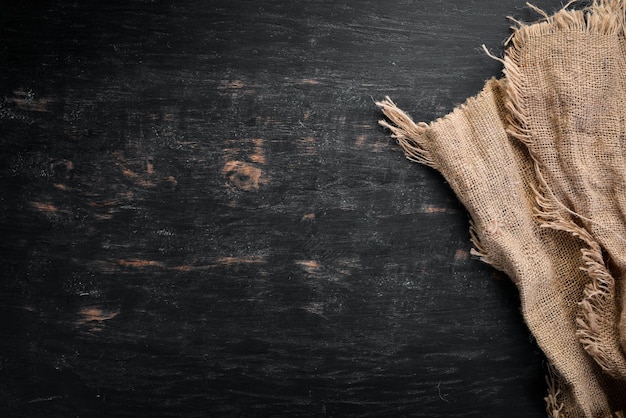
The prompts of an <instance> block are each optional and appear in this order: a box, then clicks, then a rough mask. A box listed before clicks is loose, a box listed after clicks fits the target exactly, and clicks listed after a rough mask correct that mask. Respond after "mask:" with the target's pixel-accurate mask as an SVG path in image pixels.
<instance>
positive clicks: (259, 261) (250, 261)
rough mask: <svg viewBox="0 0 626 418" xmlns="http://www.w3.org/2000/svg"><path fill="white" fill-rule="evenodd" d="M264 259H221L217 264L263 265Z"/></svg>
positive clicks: (255, 257)
mask: <svg viewBox="0 0 626 418" xmlns="http://www.w3.org/2000/svg"><path fill="white" fill-rule="evenodd" d="M265 262H266V261H265V258H263V257H260V256H250V257H222V258H220V259H218V260H217V264H219V265H224V266H230V265H233V264H263V263H265Z"/></svg>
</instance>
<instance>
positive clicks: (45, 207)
mask: <svg viewBox="0 0 626 418" xmlns="http://www.w3.org/2000/svg"><path fill="white" fill-rule="evenodd" d="M30 205H31V206H32V207H33V208H35V209H36V210H38V211H39V212H46V213H57V212H59V211H60V209H59V208H58V207H56V206H55V205H53V204H52V203H44V202H30Z"/></svg>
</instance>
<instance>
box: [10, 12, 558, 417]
mask: <svg viewBox="0 0 626 418" xmlns="http://www.w3.org/2000/svg"><path fill="white" fill-rule="evenodd" d="M524 3H525V2H524V1H523V0H506V1H502V0H474V1H449V0H429V1H409V0H394V1H385V0H339V1H326V0H307V1H279V0H274V1H269V0H263V1H243V0H215V1H213V0H211V1H200V0H183V1H159V0H152V1H150V0H145V1H138V0H108V1H95V0H93V1H76V2H71V1H26V0H21V1H3V2H2V6H1V11H0V60H1V61H0V62H1V63H2V67H1V71H0V89H1V91H0V245H1V247H0V248H1V258H0V260H1V263H2V265H1V267H2V268H1V272H2V273H1V296H0V326H1V327H0V338H1V340H0V415H1V416H3V417H11V416H23V417H38V416H41V417H70V416H72V417H73V416H80V417H98V416H103V417H104V416H172V417H174V416H185V417H205V416H216V417H221V416H224V417H226V416H258V417H270V416H271V417H298V416H334V417H341V416H367V417H382V416H389V417H393V416H416V417H441V416H454V417H501V416H507V417H540V416H544V415H545V412H544V403H543V396H544V390H545V387H544V386H545V385H544V380H543V379H544V377H543V375H544V365H543V363H544V359H543V356H542V354H541V352H540V351H539V349H538V348H537V347H536V345H535V343H534V341H533V339H532V336H531V335H530V334H529V332H528V331H527V329H526V326H525V325H524V323H523V320H522V317H521V315H520V312H519V298H518V296H517V292H516V289H515V287H514V286H513V285H512V284H511V283H510V282H509V281H508V279H507V278H506V277H503V276H500V275H499V274H498V273H496V272H495V271H493V270H492V269H491V268H490V267H488V266H486V265H483V264H481V263H480V262H479V261H478V260H475V259H473V258H472V257H471V256H470V255H469V249H470V247H471V246H470V242H469V234H468V219H467V215H466V212H465V211H464V209H463V208H462V206H461V205H460V204H459V203H458V201H457V200H456V198H455V196H454V194H453V193H452V192H451V191H450V190H449V188H448V186H447V185H446V183H445V181H444V180H443V178H442V177H441V176H440V175H439V174H437V173H436V172H434V171H433V170H431V169H429V168H427V167H423V166H419V165H417V164H413V163H411V162H409V161H407V160H406V159H405V158H404V156H403V155H402V154H401V152H400V151H399V147H398V146H397V145H396V144H395V143H394V142H393V140H391V139H390V138H389V137H388V135H387V133H386V132H384V131H383V130H382V129H381V128H380V127H379V126H378V125H377V120H378V119H379V118H380V117H381V115H380V113H379V112H378V110H377V109H376V107H375V105H374V101H375V100H379V99H382V98H383V97H384V96H385V95H390V96H391V97H392V98H393V99H394V100H395V101H396V102H397V103H398V104H399V105H400V106H401V107H402V108H404V109H406V110H408V111H410V112H411V113H412V114H413V116H414V117H415V118H416V119H419V120H424V121H429V120H432V119H434V118H436V117H439V116H443V115H444V114H446V113H448V112H449V111H450V110H451V109H452V108H453V107H454V106H455V105H458V104H460V103H462V102H463V101H464V100H465V98H467V97H469V96H471V95H474V94H475V93H477V92H478V91H479V90H480V89H481V87H482V85H483V83H484V81H485V80H486V79H488V78H489V77H492V76H498V75H499V74H500V70H501V67H500V64H499V63H498V62H496V61H494V60H492V59H490V58H488V57H487V56H486V55H485V54H484V52H483V51H481V49H480V45H481V44H482V43H485V44H486V45H487V46H488V48H489V49H490V50H491V51H492V52H493V53H494V54H501V52H502V41H503V40H504V39H506V37H507V36H508V35H509V29H508V27H509V22H508V21H507V20H506V19H505V16H506V15H513V16H515V17H516V18H518V19H521V20H526V21H532V20H534V19H535V18H536V17H537V16H536V15H535V14H534V13H533V12H531V11H529V10H527V9H525V7H524ZM536 4H537V5H538V6H540V7H544V8H545V9H546V10H548V11H553V10H554V9H555V8H558V7H560V4H559V3H558V2H556V1H548V0H546V1H538V2H536Z"/></svg>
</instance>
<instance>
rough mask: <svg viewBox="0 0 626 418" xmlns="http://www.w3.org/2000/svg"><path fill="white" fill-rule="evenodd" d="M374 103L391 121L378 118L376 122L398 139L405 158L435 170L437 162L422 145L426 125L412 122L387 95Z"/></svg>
mask: <svg viewBox="0 0 626 418" xmlns="http://www.w3.org/2000/svg"><path fill="white" fill-rule="evenodd" d="M376 105H377V106H378V107H380V108H381V109H382V111H383V113H384V114H385V116H386V117H387V118H388V119H389V120H390V121H391V122H392V124H390V123H389V122H387V121H386V120H379V121H378V123H379V124H380V125H381V126H383V127H385V128H387V129H389V130H390V131H391V136H392V137H393V138H395V139H396V140H397V141H398V144H400V146H401V147H402V149H403V150H404V155H405V156H406V158H407V159H409V160H411V161H413V162H416V163H421V164H425V165H427V166H429V167H432V168H434V169H436V170H437V164H436V163H435V161H434V159H433V158H432V155H431V154H430V152H428V150H427V149H426V148H425V146H424V145H425V141H426V139H425V137H424V134H425V131H426V129H427V128H428V125H427V124H425V123H423V122H420V123H418V124H416V123H415V122H413V119H411V117H410V116H408V115H407V114H406V113H404V112H403V111H402V110H400V108H398V106H396V104H395V103H394V102H393V101H392V100H391V99H390V98H389V97H385V100H383V101H382V102H376Z"/></svg>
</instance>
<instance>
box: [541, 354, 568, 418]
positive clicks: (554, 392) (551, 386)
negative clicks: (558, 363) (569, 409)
mask: <svg viewBox="0 0 626 418" xmlns="http://www.w3.org/2000/svg"><path fill="white" fill-rule="evenodd" d="M547 368H548V372H547V374H546V384H547V386H548V394H547V395H546V397H545V398H543V399H544V401H545V402H546V412H547V413H548V417H549V418H565V416H564V415H563V408H564V407H565V405H564V404H563V402H561V401H560V399H559V398H560V395H561V386H562V384H563V382H562V381H561V378H560V377H559V375H558V372H557V371H556V369H555V367H554V366H553V365H552V364H551V363H548V367H547Z"/></svg>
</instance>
